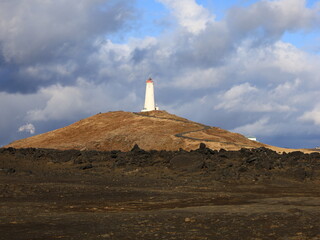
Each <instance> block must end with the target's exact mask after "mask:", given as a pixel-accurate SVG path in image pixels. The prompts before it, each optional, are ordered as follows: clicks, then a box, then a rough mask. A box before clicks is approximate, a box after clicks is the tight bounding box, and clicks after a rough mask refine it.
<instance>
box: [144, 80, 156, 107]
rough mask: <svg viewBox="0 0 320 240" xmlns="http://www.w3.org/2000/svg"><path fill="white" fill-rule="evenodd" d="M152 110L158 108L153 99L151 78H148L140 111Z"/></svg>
mask: <svg viewBox="0 0 320 240" xmlns="http://www.w3.org/2000/svg"><path fill="white" fill-rule="evenodd" d="M154 110H159V108H158V107H156V104H155V100H154V85H153V80H152V79H151V78H149V79H148V80H147V81H146V95H145V100H144V107H143V109H142V110H141V112H149V111H154Z"/></svg>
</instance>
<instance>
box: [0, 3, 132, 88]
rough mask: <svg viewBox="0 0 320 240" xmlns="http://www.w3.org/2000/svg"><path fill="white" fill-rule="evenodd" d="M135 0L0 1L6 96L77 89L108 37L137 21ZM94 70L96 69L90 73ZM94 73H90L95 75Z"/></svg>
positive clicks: (0, 55)
mask: <svg viewBox="0 0 320 240" xmlns="http://www.w3.org/2000/svg"><path fill="white" fill-rule="evenodd" d="M132 3H133V1H124V0H109V1H107V0H79V1H78V0H77V1H76V0H68V1H65V0H48V1H40V0H21V1H0V22H1V24H0V77H1V79H2V81H1V82H0V91H1V90H2V91H7V92H23V93H30V92H35V91H37V90H38V89H39V88H40V87H43V86H49V85H51V84H55V83H56V82H60V83H61V84H73V83H74V81H75V79H76V77H75V76H77V75H82V74H84V73H85V71H88V70H89V69H92V68H93V66H90V65H89V64H88V63H87V62H86V59H87V58H88V56H89V55H91V53H92V52H93V51H96V49H97V46H95V45H94V44H93V42H94V41H96V40H97V39H99V38H104V37H105V35H106V34H110V33H114V32H117V31H119V30H120V29H123V28H125V27H126V26H127V25H126V23H127V22H128V21H130V20H132V19H133V18H134V17H135V9H134V8H133V4H132ZM89 71H90V70H89ZM89 74H90V73H89Z"/></svg>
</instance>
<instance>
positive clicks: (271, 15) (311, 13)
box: [227, 0, 320, 40]
mask: <svg viewBox="0 0 320 240" xmlns="http://www.w3.org/2000/svg"><path fill="white" fill-rule="evenodd" d="M319 21H320V16H319V9H317V8H313V9H310V8H306V1H305V0H276V1H258V2H257V3H254V4H252V5H251V6H249V7H247V8H244V7H234V8H232V9H231V10H230V11H229V13H228V16H227V22H228V24H229V26H230V28H231V30H232V31H233V32H234V33H235V34H237V35H251V36H252V37H254V38H259V39H260V40H262V39H263V38H267V39H279V37H281V35H282V34H283V33H284V32H286V31H290V32H291V31H297V30H301V29H303V30H306V31H307V30H311V29H313V28H315V27H317V28H318V26H319Z"/></svg>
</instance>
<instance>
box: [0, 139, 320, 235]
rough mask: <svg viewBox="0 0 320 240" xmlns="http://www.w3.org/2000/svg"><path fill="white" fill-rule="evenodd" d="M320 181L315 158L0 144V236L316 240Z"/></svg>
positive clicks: (203, 149)
mask: <svg viewBox="0 0 320 240" xmlns="http://www.w3.org/2000/svg"><path fill="white" fill-rule="evenodd" d="M131 148H132V146H131ZM319 183H320V154H319V153H317V152H315V153H310V154H305V153H302V152H299V151H295V152H290V153H281V154H279V153H277V152H276V151H272V150H271V149H268V148H265V147H258V148H255V149H248V148H241V149H240V150H239V151H226V150H224V149H221V150H219V151H218V150H212V149H210V148H208V147H207V146H206V145H205V144H203V143H202V144H200V146H199V145H198V147H197V149H195V150H192V151H186V150H182V149H180V150H177V151H165V150H160V151H157V150H150V151H145V150H143V149H141V148H140V147H139V146H138V145H135V146H134V147H133V148H132V149H131V150H130V151H127V152H123V151H119V150H113V151H93V150H92V151H89V150H84V151H80V150H65V151H62V150H53V149H36V148H27V149H15V148H2V149H0V199H1V201H0V239H6V240H11V239H12V240H13V239H15V240H16V239H28V240H29V239H68V240H69V239H89V240H90V239H284V240H285V239H296V240H298V239H299V240H300V239H320V223H319V219H320V190H319Z"/></svg>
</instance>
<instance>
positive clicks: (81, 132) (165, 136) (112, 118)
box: [5, 111, 279, 151]
mask: <svg viewBox="0 0 320 240" xmlns="http://www.w3.org/2000/svg"><path fill="white" fill-rule="evenodd" d="M201 142H203V143H205V144H206V145H207V146H208V147H209V148H211V149H221V148H223V149H226V150H239V149H241V148H258V147H269V148H272V149H274V150H279V149H277V148H275V147H271V146H267V145H265V144H262V143H259V142H256V141H251V140H248V139H247V138H246V137H244V136H242V135H240V134H237V133H232V132H229V131H226V130H223V129H221V128H217V127H210V126H206V125H203V124H200V123H196V122H192V121H189V120H187V119H184V118H181V117H178V116H176V115H173V114H170V113H168V112H166V111H152V112H145V113H132V112H123V111H116V112H108V113H100V114H97V115H94V116H91V117H89V118H86V119H82V120H80V121H78V122H76V123H73V124H71V125H69V126H66V127H64V128H60V129H57V130H54V131H50V132H47V133H43V134H40V135H36V136H33V137H29V138H26V139H21V140H18V141H15V142H12V143H11V144H9V145H7V146H5V147H14V148H29V147H32V148H52V149H59V150H67V149H77V150H99V151H110V150H121V151H128V150H130V149H131V148H132V147H133V146H134V144H138V145H139V146H140V147H141V148H142V149H145V150H152V149H154V150H179V149H180V148H182V149H185V150H192V149H197V148H198V147H199V144H200V143H201Z"/></svg>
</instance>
